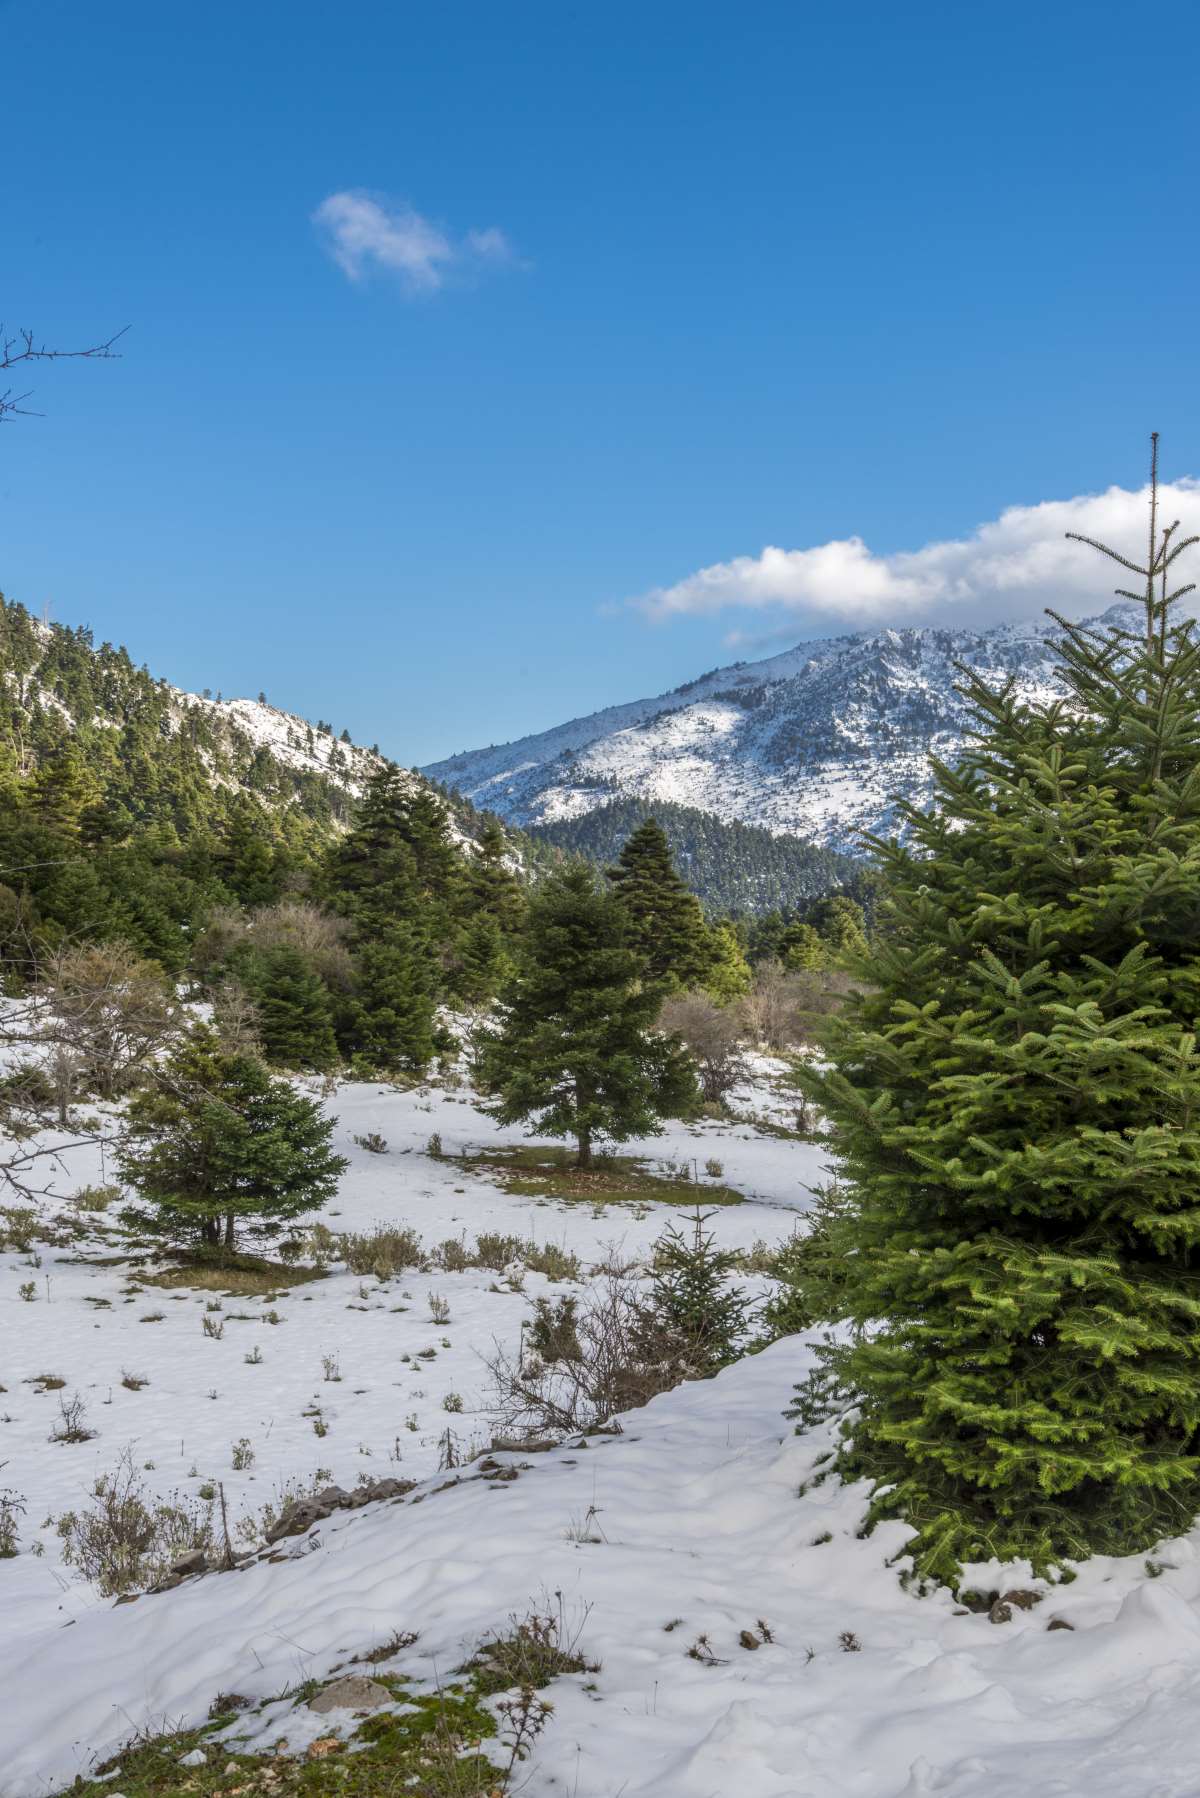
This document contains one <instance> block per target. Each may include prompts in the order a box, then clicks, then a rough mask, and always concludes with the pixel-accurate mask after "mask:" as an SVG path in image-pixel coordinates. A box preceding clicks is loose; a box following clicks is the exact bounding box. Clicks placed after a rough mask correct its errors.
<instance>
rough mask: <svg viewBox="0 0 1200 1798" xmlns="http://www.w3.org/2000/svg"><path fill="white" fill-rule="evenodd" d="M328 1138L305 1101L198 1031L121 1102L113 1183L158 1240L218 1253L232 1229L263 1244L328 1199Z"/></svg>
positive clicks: (334, 1176) (334, 1167) (327, 1127)
mask: <svg viewBox="0 0 1200 1798" xmlns="http://www.w3.org/2000/svg"><path fill="white" fill-rule="evenodd" d="M332 1133H333V1125H332V1123H330V1122H329V1120H327V1119H326V1118H324V1117H322V1115H321V1111H320V1108H319V1106H317V1105H315V1104H314V1103H313V1102H312V1100H311V1099H306V1098H305V1097H304V1096H303V1094H302V1093H298V1092H296V1091H295V1089H294V1088H293V1087H292V1086H291V1085H290V1084H289V1082H288V1081H286V1080H277V1079H273V1078H272V1076H271V1075H270V1074H269V1073H268V1071H267V1069H266V1068H265V1067H264V1066H263V1064H262V1063H261V1062H260V1061H258V1060H257V1059H256V1058H255V1057H253V1056H251V1055H245V1054H233V1055H229V1054H225V1053H223V1052H222V1049H221V1045H220V1042H219V1040H218V1038H217V1036H216V1035H215V1033H214V1032H213V1031H211V1030H209V1029H207V1028H203V1027H200V1028H197V1029H196V1030H195V1031H193V1033H192V1035H191V1036H190V1038H189V1039H188V1040H187V1041H186V1042H185V1043H184V1044H183V1045H182V1046H181V1047H180V1048H179V1049H178V1050H177V1051H176V1052H175V1054H174V1055H173V1056H172V1057H171V1059H170V1061H169V1062H168V1063H167V1065H166V1068H165V1069H164V1070H163V1073H162V1077H161V1078H160V1080H159V1082H158V1083H157V1084H156V1086H155V1088H154V1089H153V1090H151V1091H147V1092H143V1093H139V1094H138V1095H137V1096H136V1097H135V1098H134V1099H133V1100H132V1101H131V1102H130V1105H129V1110H128V1115H127V1120H126V1135H125V1139H124V1142H123V1146H122V1149H121V1154H120V1169H121V1177H122V1179H124V1180H127V1181H128V1182H129V1183H130V1184H131V1185H132V1186H134V1187H136V1188H137V1189H138V1191H139V1193H140V1195H141V1196H142V1198H143V1199H145V1200H148V1201H149V1202H150V1203H151V1204H152V1205H153V1206H154V1207H155V1212H154V1217H153V1222H154V1224H155V1225H156V1227H157V1228H159V1229H160V1230H162V1231H163V1232H164V1233H165V1234H167V1235H169V1236H174V1237H178V1238H180V1239H183V1240H188V1239H191V1240H193V1241H195V1242H197V1243H198V1244H199V1245H200V1246H202V1247H204V1248H206V1249H218V1248H219V1249H224V1250H226V1251H228V1250H231V1249H233V1248H234V1246H235V1244H236V1238H237V1231H238V1228H239V1226H240V1227H241V1228H242V1229H243V1230H247V1231H249V1232H251V1233H252V1234H254V1235H258V1236H270V1235H273V1234H275V1233H276V1232H277V1231H278V1230H279V1229H280V1228H281V1226H282V1225H283V1224H284V1223H285V1222H288V1221H290V1220H291V1219H292V1218H295V1217H300V1216H302V1215H303V1213H304V1212H306V1211H312V1210H315V1209H316V1207H317V1206H318V1205H321V1204H323V1203H324V1201H325V1200H326V1199H329V1198H331V1197H332V1196H333V1194H334V1193H335V1192H336V1190H337V1183H338V1179H339V1177H340V1176H341V1174H342V1173H343V1172H344V1171H345V1169H346V1166H347V1163H346V1161H345V1160H344V1159H343V1158H342V1156H340V1155H335V1154H333V1152H332V1150H331V1149H330V1137H331V1135H332Z"/></svg>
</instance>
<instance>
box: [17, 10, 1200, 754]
mask: <svg viewBox="0 0 1200 1798" xmlns="http://www.w3.org/2000/svg"><path fill="white" fill-rule="evenodd" d="M1198 37H1200V31H1198V29H1197V15H1196V9H1195V8H1194V7H1192V6H1183V5H1175V4H1172V3H1170V0H1168V3H1167V4H1164V5H1161V6H1159V7H1158V8H1156V10H1155V13H1154V22H1153V29H1148V28H1146V27H1141V26H1138V25H1137V23H1136V20H1135V18H1134V15H1133V13H1132V12H1131V10H1130V8H1129V7H1128V6H1127V5H1124V6H1116V5H1113V4H1106V3H1104V0H1100V3H1095V0H1093V3H1092V4H1088V5H1083V4H1080V5H1076V4H1072V3H1070V0H1066V3H1057V4H1056V3H1053V0H1052V3H1051V4H1046V3H1045V0H1042V4H1039V5H1036V6H1034V5H1026V4H1009V5H1004V6H998V5H989V4H977V5H974V6H966V5H956V6H941V5H928V4H920V3H914V4H908V5H905V6H897V5H895V4H894V3H893V4H877V5H876V4H867V5H857V6H851V5H844V6H841V7H836V8H834V7H829V6H817V5H814V4H808V3H801V0H792V3H790V4H786V5H783V4H780V5H776V4H755V3H754V0H749V3H746V4H742V5H740V6H736V7H735V6H727V5H705V4H700V5H696V4H693V5H690V6H682V5H677V4H675V3H674V0H638V3H637V4H630V3H628V0H605V4H604V5H591V6H587V7H584V6H580V5H575V4H567V3H566V0H552V3H549V0H517V3H516V4H511V5H508V6H498V5H496V4H495V3H494V0H480V3H478V4H459V3H456V0H440V3H439V4H437V5H426V4H396V3H395V0H392V3H390V4H362V3H359V0H345V3H344V4H342V5H341V6H339V7H337V8H331V7H327V6H321V5H316V4H300V5H296V4H295V3H294V0H293V3H292V4H290V5H282V4H275V3H273V0H253V3H252V4H249V5H247V4H246V3H245V0H241V3H240V4H238V5H232V4H227V3H226V0H208V4H206V5H205V6H204V7H203V8H199V7H189V8H184V7H180V6H171V5H163V4H162V0H156V3H155V4H153V5H151V4H142V3H140V0H135V3H131V4H127V3H125V0H114V3H113V4H111V5H109V6H106V7H103V8H97V7H95V6H94V5H83V4H66V3H61V0H32V3H31V4H27V5H20V6H18V5H16V4H14V3H13V0H0V42H2V43H3V45H4V51H5V63H6V68H7V71H8V78H7V80H6V82H5V116H4V119H3V123H2V124H0V134H2V137H3V142H4V166H5V181H4V189H3V232H2V233H0V316H3V317H4V318H5V319H6V320H7V321H8V323H9V324H10V326H16V325H24V324H28V325H30V326H32V327H34V328H35V329H36V330H37V331H38V332H39V334H41V335H43V336H44V337H45V338H47V339H48V340H53V341H58V342H63V343H80V342H83V341H85V340H88V339H90V338H92V337H95V336H97V335H103V334H106V333H108V332H109V331H111V330H113V329H115V328H116V327H118V326H122V325H128V326H129V327H130V330H129V334H128V336H127V338H126V339H125V342H124V345H123V347H124V350H125V354H124V357H123V359H122V360H121V361H119V362H112V363H109V364H104V365H80V364H59V365H56V366H55V367H53V368H46V369H41V370H37V371H34V374H33V376H32V377H31V383H30V384H32V385H33V387H34V390H35V391H34V398H33V401H32V402H31V403H32V404H33V405H35V406H37V407H38V408H39V409H40V410H41V411H42V412H43V413H44V416H43V417H41V418H37V419H26V420H17V421H16V422H13V423H10V424H7V425H5V426H4V427H3V428H2V429H0V588H3V590H4V591H5V592H6V593H8V594H9V595H10V597H13V598H17V599H20V600H22V601H24V602H25V603H26V604H28V605H30V606H31V607H32V608H34V609H39V610H40V609H41V607H42V606H43V605H45V604H47V603H49V604H50V606H51V608H52V615H53V616H54V617H56V618H58V619H60V620H62V621H63V622H66V623H72V624H75V623H88V624H90V625H91V626H92V628H93V629H94V630H95V632H96V634H97V637H98V638H108V639H111V640H114V641H124V642H126V643H127V644H128V646H129V647H130V649H131V651H132V652H133V654H134V655H135V657H136V658H137V659H139V660H145V661H147V662H148V663H149V664H150V666H151V668H152V669H153V670H154V671H155V672H156V673H162V674H165V675H167V676H168V677H169V678H170V679H172V680H175V681H177V682H179V683H180V684H183V685H187V686H191V687H196V688H199V687H203V686H209V687H212V688H213V689H218V688H220V689H222V690H223V691H224V692H225V694H226V695H227V696H229V695H232V694H234V693H247V692H248V693H256V692H257V691H258V690H259V688H260V687H262V688H265V689H266V690H267V692H268V695H269V697H270V698H271V699H273V700H275V701H276V702H277V703H279V704H281V705H286V706H288V707H291V708H293V709H296V710H299V711H303V712H306V713H308V714H309V715H310V716H317V715H319V716H321V717H323V718H327V719H330V720H331V721H332V722H333V724H334V725H335V727H336V728H337V729H339V730H340V729H341V728H342V727H343V726H344V725H345V726H348V727H349V728H350V730H351V733H352V734H353V735H354V736H355V737H356V738H357V739H360V740H365V741H367V742H371V741H373V740H378V741H379V742H380V744H381V745H382V746H383V747H384V748H385V749H386V750H387V751H389V752H390V753H392V754H394V755H395V756H397V757H398V758H399V759H400V760H402V761H404V762H412V763H416V762H422V761H427V760H430V759H433V758H435V757H437V756H440V755H443V754H447V753H450V752H451V751H453V750H455V749H460V748H468V747H476V746H478V745H480V744H482V743H486V742H489V741H493V740H495V741H499V740H502V739H505V738H507V737H510V736H514V735H518V734H521V733H523V732H524V731H527V730H530V729H533V728H538V727H542V726H546V725H550V724H553V723H557V722H559V721H561V720H562V719H563V718H566V717H568V716H570V715H572V714H574V713H578V712H581V711H586V710H591V709H593V708H594V707H596V706H598V705H601V704H604V703H608V702H611V701H618V700H623V699H627V698H631V697H634V696H636V695H638V694H641V693H644V692H654V691H657V690H658V689H660V688H662V687H665V686H668V685H673V684H675V683H676V682H678V681H682V680H685V679H688V678H689V677H691V676H692V675H694V674H697V673H699V672H701V671H702V670H704V669H707V668H710V667H712V666H714V665H716V664H718V663H720V662H722V661H727V660H730V659H732V658H733V657H734V656H736V655H739V654H742V655H751V654H757V653H763V652H764V650H766V649H768V648H769V647H771V646H772V645H778V644H780V643H782V642H785V641H791V640H795V639H797V638H800V637H803V636H808V635H814V634H824V633H826V632H827V631H829V630H831V629H849V628H855V627H856V626H858V625H861V624H867V623H877V622H879V621H880V620H881V619H882V620H884V621H893V614H894V621H896V622H904V621H906V620H908V619H916V620H924V619H925V618H926V617H937V618H945V617H946V616H948V615H954V616H956V617H957V618H959V619H960V620H961V621H963V622H967V621H974V620H975V619H977V618H979V619H986V618H989V617H991V616H999V615H1001V613H1002V612H1004V611H1005V609H1006V608H1007V611H1008V612H1009V613H1011V612H1013V611H1014V610H1019V609H1020V607H1021V606H1022V605H1025V602H1026V599H1028V600H1029V602H1030V603H1029V605H1028V607H1027V609H1029V610H1033V609H1034V606H1033V602H1034V601H1037V602H1038V603H1041V600H1042V598H1043V597H1044V595H1043V592H1042V588H1043V587H1044V586H1045V583H1046V578H1047V577H1046V574H1045V567H1044V566H1042V568H1041V573H1040V574H1036V575H1033V576H1030V578H1029V581H1028V582H1027V587H1028V592H1026V588H1025V587H1023V586H1022V584H1021V583H1022V580H1024V578H1025V577H1024V575H1021V576H1020V578H1018V579H1017V580H1016V581H1015V583H1014V582H1013V581H1008V583H1007V588H1006V591H1007V597H1006V598H1004V599H1003V600H993V596H992V593H991V589H990V587H989V581H990V580H991V578H992V575H991V572H989V571H990V570H991V569H992V566H993V565H992V562H991V561H990V560H989V555H990V551H988V542H989V539H988V538H987V537H986V534H985V538H984V539H982V540H979V539H976V538H975V537H974V536H973V535H972V534H973V533H974V532H975V531H976V530H977V527H979V526H980V525H985V524H986V523H987V521H990V520H995V519H997V518H998V517H999V516H1000V514H1001V513H1003V512H1004V510H1005V508H1010V507H1019V508H1028V507H1035V506H1037V505H1038V504H1039V502H1042V501H1048V500H1055V501H1066V500H1069V499H1071V498H1072V497H1073V496H1078V495H1085V494H1088V493H1093V492H1097V491H1099V490H1103V489H1106V488H1108V487H1109V486H1110V485H1111V484H1113V483H1116V484H1119V485H1120V486H1122V487H1125V488H1128V489H1133V488H1136V486H1137V485H1138V483H1139V482H1140V480H1141V479H1142V476H1143V469H1144V440H1145V437H1146V434H1147V432H1148V431H1149V430H1150V428H1151V427H1157V428H1158V429H1159V430H1160V431H1161V432H1162V434H1163V441H1164V459H1165V463H1166V466H1167V469H1168V471H1169V472H1170V473H1171V474H1173V475H1176V476H1180V475H1182V476H1186V475H1191V474H1194V473H1200V453H1198V451H1200V444H1198V443H1197V429H1198V426H1197V397H1198V395H1197V377H1198V373H1200V368H1198V352H1197V337H1198V333H1197V324H1196V298H1195V295H1196V286H1197V280H1196V277H1197V260H1198V252H1197V248H1196V240H1195V231H1194V217H1195V183H1196V174H1197V153H1196V128H1195V127H1196V120H1195V107H1194V102H1193V101H1192V100H1191V98H1190V92H1189V89H1188V86H1187V77H1186V74H1185V71H1186V70H1187V69H1188V68H1189V67H1190V66H1192V64H1193V63H1194V58H1195V53H1196V50H1197V48H1198V44H1197V38H1198ZM1181 491H1183V492H1184V493H1185V495H1186V494H1187V492H1188V489H1187V488H1186V487H1185V488H1183V489H1181ZM1197 509H1198V510H1200V495H1197ZM1118 510H1119V508H1118ZM1061 522H1062V520H1061V516H1060V514H1059V513H1057V512H1054V513H1047V514H1030V513H1019V514H1017V515H1015V524H1014V523H1012V522H1011V520H1010V523H1009V524H1007V525H1003V526H1000V527H996V528H997V529H998V530H999V531H1000V537H1001V541H1000V550H1001V551H1002V552H1003V554H1002V557H1001V560H1002V562H1003V566H1004V567H1005V568H1009V569H1011V566H1012V556H1013V555H1014V554H1015V555H1016V556H1017V557H1018V559H1019V558H1020V557H1021V556H1022V555H1024V556H1025V558H1026V560H1028V559H1029V558H1030V556H1032V557H1033V559H1034V560H1035V561H1036V560H1037V553H1036V552H1038V546H1039V544H1040V543H1041V542H1042V539H1043V538H1045V537H1046V532H1047V530H1049V529H1050V527H1051V526H1052V527H1053V530H1052V532H1051V535H1053V537H1054V538H1055V540H1057V534H1058V530H1059V528H1060V526H1061ZM1118 522H1120V521H1118ZM855 538H861V539H862V540H863V544H864V545H865V546H866V547H865V549H854V548H853V546H851V547H850V548H847V544H848V542H849V541H850V540H853V539H855ZM944 539H950V540H955V539H963V540H965V541H964V543H962V544H960V545H959V547H958V550H957V551H955V552H953V553H952V554H951V558H950V560H951V564H952V570H951V576H950V577H945V578H944V577H943V575H941V574H938V575H937V578H936V579H933V580H932V582H931V578H930V569H931V568H932V567H933V566H934V564H936V565H937V568H941V567H942V562H941V560H939V558H938V557H937V556H935V557H934V558H933V561H932V562H931V560H930V557H929V554H928V553H927V552H926V554H925V557H924V559H923V560H922V559H920V558H919V557H918V559H917V560H915V561H913V560H911V559H910V560H907V561H906V560H905V556H906V555H907V553H908V552H922V550H923V546H926V545H928V544H930V543H931V542H937V541H940V540H944ZM981 544H982V547H980V545H981ZM768 545H773V546H777V548H778V549H779V550H781V551H782V552H784V553H785V560H784V562H783V563H782V564H780V565H771V564H769V563H762V562H760V561H759V558H760V556H761V552H762V551H763V549H764V546H768ZM824 545H833V546H834V547H833V548H832V549H831V550H828V551H822V550H821V548H820V546H824ZM1031 545H1032V547H1031ZM1014 546H1015V547H1014ZM992 548H993V549H994V548H995V543H994V542H993V543H992ZM814 554H815V557H816V559H815V560H814V559H813V556H814ZM789 555H790V556H792V557H793V558H796V557H799V558H800V560H796V559H793V560H790V561H789V560H787V559H786V557H787V556H789ZM955 556H957V560H955ZM1005 557H1007V558H1008V560H1007V561H1005V560H1004V558H1005ZM739 558H742V559H743V560H741V561H739V560H738V559H739ZM805 558H807V559H805ZM713 565H720V567H719V568H718V572H717V574H716V575H715V576H714V577H712V578H710V579H709V580H708V581H707V582H705V581H701V582H699V583H697V582H696V580H695V579H694V577H695V576H696V574H697V571H699V570H703V569H705V568H710V567H712V566H713ZM964 569H965V571H966V572H965V574H964V573H963V570H964ZM914 571H915V573H914ZM955 571H957V572H955ZM1089 574H1090V577H1091V578H1092V579H1094V581H1095V583H1096V589H1097V594H1098V597H1099V598H1100V599H1103V595H1104V591H1105V589H1106V586H1107V579H1106V577H1105V576H1104V575H1103V572H1102V571H1091V570H1090V571H1089ZM910 577H911V578H910ZM1054 578H1057V577H1056V576H1055V577H1054ZM1039 582H1040V583H1041V584H1040V585H1039ZM1001 585H1004V581H1003V579H1001ZM1051 586H1053V581H1051ZM1014 593H1016V595H1017V598H1016V599H1014V597H1013V594H1014ZM664 595H665V596H666V597H665V598H664ZM646 596H651V597H650V598H649V600H648V601H647V602H646V603H644V604H642V605H641V606H638V605H632V606H631V605H629V604H628V603H627V602H629V601H630V600H636V599H638V598H642V599H643V600H645V599H646Z"/></svg>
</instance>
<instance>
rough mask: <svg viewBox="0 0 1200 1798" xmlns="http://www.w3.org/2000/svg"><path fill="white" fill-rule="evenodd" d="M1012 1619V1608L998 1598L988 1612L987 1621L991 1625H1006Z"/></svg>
mask: <svg viewBox="0 0 1200 1798" xmlns="http://www.w3.org/2000/svg"><path fill="white" fill-rule="evenodd" d="M1011 1618H1012V1606H1011V1605H1010V1604H1005V1602H1004V1600H1003V1599H1002V1598H998V1599H997V1600H996V1602H995V1604H994V1605H992V1607H991V1609H990V1610H989V1611H988V1619H989V1621H990V1622H992V1623H1008V1622H1009V1621H1010V1620H1011Z"/></svg>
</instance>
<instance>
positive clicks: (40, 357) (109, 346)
mask: <svg viewBox="0 0 1200 1798" xmlns="http://www.w3.org/2000/svg"><path fill="white" fill-rule="evenodd" d="M128 329H129V326H128V325H123V326H122V328H121V329H120V330H119V331H115V332H114V333H113V335H112V336H111V337H108V338H106V339H105V341H104V342H103V343H94V344H92V345H91V346H90V347H89V348H88V349H83V350H58V349H52V348H51V347H50V345H49V344H47V343H41V342H39V341H38V340H37V339H36V338H35V337H34V335H33V332H32V331H25V330H20V331H17V332H16V334H15V335H14V336H11V337H10V336H8V335H7V334H6V332H5V327H4V326H3V325H2V324H0V373H2V372H3V371H4V370H5V369H9V368H17V367H19V366H21V365H23V364H24V363H26V362H64V361H66V362H80V361H84V362H108V361H112V360H113V359H114V358H115V357H118V356H120V354H121V352H120V350H116V349H114V348H113V345H114V344H116V343H119V342H120V340H121V338H122V337H124V335H125V333H126V331H128ZM31 391H32V390H31V389H28V390H26V392H24V393H17V392H16V391H15V390H14V389H13V388H12V387H9V388H6V389H5V391H4V392H3V393H0V424H3V423H4V421H5V419H7V418H36V417H38V416H40V415H39V414H38V413H36V412H33V411H31V410H30V408H29V407H28V406H26V404H25V401H26V400H27V399H28V398H29V397H30V392H31Z"/></svg>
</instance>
